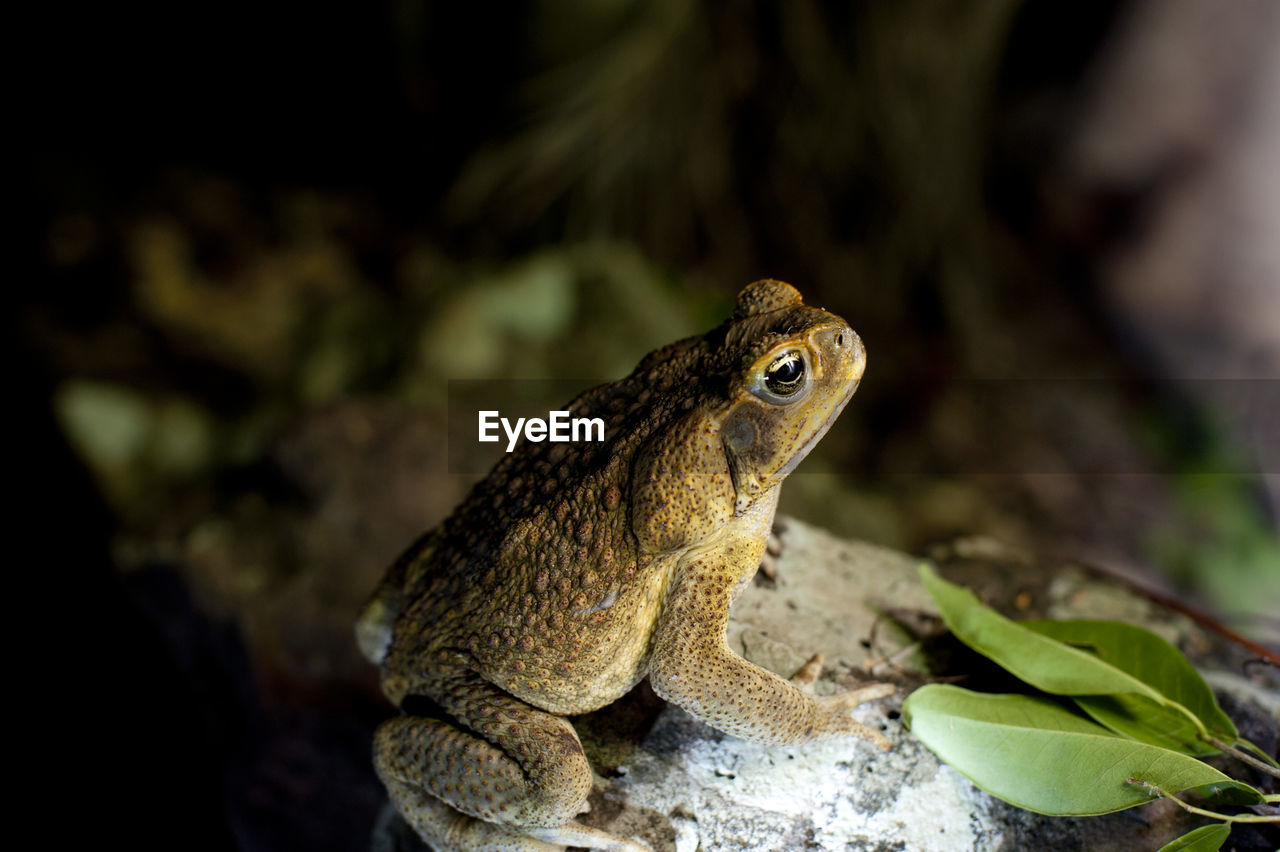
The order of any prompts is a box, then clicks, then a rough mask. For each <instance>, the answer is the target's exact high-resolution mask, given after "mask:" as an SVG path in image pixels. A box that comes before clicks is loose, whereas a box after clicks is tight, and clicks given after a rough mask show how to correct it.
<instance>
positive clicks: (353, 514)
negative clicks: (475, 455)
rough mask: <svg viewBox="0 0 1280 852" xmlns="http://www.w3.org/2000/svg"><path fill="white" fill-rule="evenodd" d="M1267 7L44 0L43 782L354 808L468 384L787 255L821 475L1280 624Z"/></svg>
mask: <svg viewBox="0 0 1280 852" xmlns="http://www.w3.org/2000/svg"><path fill="white" fill-rule="evenodd" d="M1278 13H1280V10H1278V9H1277V8H1276V7H1275V6H1274V5H1272V4H1268V3H1265V2H1252V3H1250V2H1237V3H1233V4H1230V5H1229V6H1225V7H1224V6H1221V5H1219V4H1212V3H1208V2H1193V1H1192V0H1177V2H1169V3H1162V4H1161V3H1148V2H1128V3H1114V2H1096V3H1095V2H1086V3H1072V4H1044V3H1037V4H1018V3H1013V2H985V3H958V2H956V3H948V2H942V3H937V2H923V0H908V1H907V2H900V3H894V4H886V3H874V2H861V3H851V4H845V3H820V2H795V3H787V4H778V5H776V6H775V5H774V4H768V3H740V4H712V3H694V4H686V3H679V2H674V0H672V2H655V3H618V4H612V5H610V4H599V3H591V2H581V3H579V2H568V3H532V4H527V5H525V4H522V5H519V6H516V5H514V4H502V5H497V4H494V5H490V4H465V3H435V2H410V0H401V2H393V3H367V4H349V5H348V6H346V7H345V8H343V7H340V6H326V5H323V4H320V5H316V4H272V5H268V6H263V5H262V4H243V3H220V4H203V3H188V4H181V5H172V4H170V5H165V6H155V7H142V6H133V5H129V6H126V7H121V6H118V5H103V4H65V3H64V4H58V3H53V4H45V5H44V6H42V7H41V9H40V10H39V11H38V12H33V13H28V14H27V15H26V17H24V18H20V19H19V20H18V21H17V22H16V24H15V26H14V28H13V31H12V32H13V37H14V38H15V40H16V41H18V42H19V43H20V44H19V47H20V49H19V51H18V52H17V54H16V55H17V58H18V63H17V64H18V70H19V72H20V73H19V74H18V75H16V76H15V77H14V78H13V79H12V82H13V84H14V88H15V89H16V92H15V95H16V97H15V101H14V110H15V112H14V118H13V119H12V124H11V130H10V133H11V135H14V136H16V137H17V138H19V139H20V140H21V141H23V142H29V143H30V148H29V150H30V154H31V156H30V158H29V159H24V160H22V161H20V163H19V166H20V168H19V171H20V174H19V176H18V190H19V195H18V198H19V199H20V201H21V203H22V205H23V209H22V211H21V214H20V216H19V217H18V223H17V224H18V235H19V239H18V240H17V241H16V242H17V243H18V245H19V248H20V251H21V252H22V255H23V262H21V263H20V265H19V266H18V274H17V275H16V276H15V277H14V280H13V288H12V291H11V292H13V294H14V299H15V301H16V305H15V307H14V308H13V309H12V310H11V312H10V314H9V315H10V317H11V319H12V320H13V324H14V327H13V328H12V331H11V333H10V334H9V335H8V339H9V340H11V341H12V342H14V343H15V344H16V347H17V349H16V351H15V353H14V359H15V369H14V371H13V373H14V374H15V377H16V380H17V382H16V384H17V391H18V393H17V398H16V399H15V401H14V404H13V407H12V409H11V410H12V412H13V414H14V416H15V417H16V420H17V423H18V431H17V436H18V440H17V441H16V442H15V444H14V445H13V447H14V453H13V455H14V457H15V458H16V461H17V469H18V472H19V478H18V481H19V482H20V483H21V487H20V489H19V493H18V495H17V499H18V502H19V503H20V504H21V506H20V509H19V513H18V515H17V520H18V523H17V524H15V528H16V531H17V533H18V542H19V544H18V547H17V548H16V549H15V550H14V551H13V553H14V554H15V555H16V556H17V558H15V559H13V560H12V561H11V563H10V574H11V576H15V577H17V578H18V580H19V590H20V591H19V592H18V593H17V594H16V595H15V598H14V601H15V603H16V604H17V605H18V606H20V607H21V608H22V610H23V616H22V618H21V619H20V620H19V624H20V625H21V627H20V631H21V637H22V638H23V639H24V640H25V641H23V642H22V643H21V650H20V651H19V652H18V654H17V656H18V658H19V659H20V663H19V667H20V671H19V678H18V682H19V683H22V684H30V687H29V690H30V691H29V693H28V696H29V700H27V701H23V702H20V704H21V706H22V707H23V708H24V710H25V711H26V712H28V713H29V714H30V718H29V719H28V720H26V721H27V722H29V723H30V728H29V729H30V730H31V731H34V732H38V733H36V734H33V737H32V741H33V743H36V744H38V746H39V747H38V748H37V750H36V754H37V756H38V760H37V761H36V764H35V766H34V767H33V769H32V774H31V775H30V790H31V792H32V793H33V794H34V795H33V798H34V800H35V802H36V803H37V804H38V805H39V806H41V807H49V809H50V813H51V815H53V816H54V817H55V818H58V817H61V816H64V815H65V816H67V817H68V818H69V817H70V815H71V814H74V822H75V830H76V831H77V832H78V833H85V834H87V835H89V836H91V837H94V838H99V837H111V838H127V839H129V840H130V841H131V844H132V845H133V846H134V848H150V847H152V846H160V845H163V846H165V847H166V848H171V847H173V846H174V845H180V846H182V847H189V848H206V847H207V848H217V849H222V848H236V849H243V850H259V849H264V850H265V849H295V848H297V849H303V848H306V849H312V850H316V849H358V848H362V846H363V845H364V843H365V838H366V837H367V834H368V830H369V827H370V824H371V821H372V818H373V815H374V813H375V812H376V809H377V807H378V805H379V803H380V801H381V792H380V790H379V788H378V787H377V784H376V782H375V780H374V779H373V776H372V772H371V770H370V769H369V767H368V763H367V753H368V741H369V737H370V733H371V731H372V727H373V726H374V725H375V724H376V722H377V721H378V720H379V719H380V718H382V717H384V716H385V715H386V714H387V712H388V709H389V708H386V707H385V706H384V705H383V704H382V703H381V702H380V699H379V697H378V694H377V688H376V679H375V673H374V672H373V671H372V670H371V667H369V666H367V665H365V664H364V663H363V662H362V661H361V660H360V659H359V658H358V657H357V655H356V654H355V651H354V648H353V647H352V646H351V642H350V632H349V631H350V624H351V620H352V618H353V617H354V612H355V610H356V608H357V607H358V606H359V603H360V601H361V599H362V597H363V595H365V594H367V593H368V591H369V590H370V589H371V588H372V586H373V584H374V582H376V579H377V577H378V575H379V574H380V572H381V570H382V569H383V567H384V566H385V565H386V564H387V563H388V562H389V561H390V560H391V559H392V558H393V557H394V556H395V554H396V553H397V552H398V551H399V549H400V548H402V547H403V546H405V545H406V544H407V543H408V542H409V541H410V540H411V539H412V538H413V537H414V536H415V535H416V534H417V533H418V532H420V531H421V530H422V529H424V528H425V527H427V526H429V525H430V524H431V523H434V522H435V521H437V520H439V519H440V518H441V517H443V515H444V514H445V513H446V512H447V511H448V509H449V508H450V507H451V506H452V505H453V504H454V503H455V502H456V501H457V500H458V499H460V497H461V495H462V493H463V489H464V488H465V487H466V485H467V484H468V482H469V481H471V480H473V479H474V473H471V472H470V468H468V466H467V465H466V464H461V463H455V461H454V460H453V458H454V457H451V456H448V455H447V454H446V447H445V445H444V444H445V442H444V436H445V434H446V432H447V430H446V423H447V419H448V415H449V411H448V395H447V382H448V380H450V379H492V378H495V377H502V378H506V379H510V378H512V377H515V378H517V379H539V380H543V379H577V380H582V381H583V382H584V383H585V384H589V383H590V382H591V381H593V380H594V381H603V380H608V379H611V378H615V377H617V376H619V375H621V374H623V373H624V372H626V371H627V370H629V369H630V367H631V366H632V365H634V363H635V362H636V361H638V360H639V358H640V357H641V356H642V355H643V354H644V353H645V352H647V351H649V350H650V349H652V348H654V347H656V346H658V345H661V344H663V343H666V342H669V341H670V340H673V339H675V338H677V337H679V336H682V335H685V334H691V333H696V332H699V331H701V330H704V329H706V328H709V327H710V326H712V325H714V324H715V323H717V322H719V321H720V319H722V318H723V316H724V315H725V313H726V312H727V310H728V309H729V306H730V305H731V304H732V297H733V294H734V293H735V292H736V291H737V290H738V289H739V288H740V287H741V286H742V285H743V284H745V283H746V282H748V281H750V280H753V279H756V278H760V277H766V276H771V277H778V278H783V279H785V280H788V281H791V282H792V283H794V284H796V285H797V286H798V287H799V288H800V289H801V291H802V292H803V293H804V294H805V296H806V299H807V300H808V301H810V302H813V303H817V304H822V305H825V306H826V307H828V308H830V309H831V310H833V311H836V312H838V313H840V314H842V315H843V316H845V317H846V318H848V319H849V320H850V321H851V323H852V324H853V325H854V327H855V328H856V329H858V331H859V333H860V334H861V335H862V337H863V339H864V341H865V342H866V345H867V348H868V352H869V363H870V368H869V372H868V377H867V380H866V382H865V383H864V386H863V388H862V389H861V390H860V391H859V394H858V396H857V397H856V398H855V401H854V403H853V405H852V406H851V407H850V410H849V411H848V412H847V413H846V414H845V416H844V417H843V418H842V421H841V424H840V425H839V426H838V428H836V429H835V430H833V431H832V433H831V434H830V435H829V436H828V438H827V439H826V440H825V441H824V443H823V445H822V447H821V448H820V452H819V453H815V457H814V458H813V459H811V460H810V461H809V462H807V463H806V465H805V466H804V467H803V468H802V469H801V472H800V473H798V474H797V475H796V476H795V477H793V481H792V483H790V484H789V485H788V489H786V492H787V496H786V497H784V509H785V510H789V511H792V512H794V513H796V514H798V515H800V516H802V517H806V518H809V519H812V520H816V521H819V522H821V523H823V524H825V525H827V526H829V527H831V528H832V529H834V530H836V531H837V532H840V533H843V534H848V535H858V536H862V537H865V538H870V539H872V540H875V541H879V542H881V543H884V544H888V545H891V546H895V547H900V548H904V549H907V550H910V551H912V552H917V553H927V552H928V551H929V548H930V547H932V546H934V545H937V544H938V543H939V542H946V541H949V540H952V539H954V538H955V537H956V536H989V537H994V538H997V539H999V540H1000V541H1002V542H1005V543H1006V544H1007V545H1009V546H1012V547H1016V548H1021V549H1025V550H1028V551H1031V552H1035V553H1038V554H1049V555H1050V556H1051V557H1052V558H1062V559H1079V560H1086V561H1090V562H1094V563H1098V564H1101V565H1103V566H1104V567H1106V568H1108V569H1109V570H1113V571H1115V572H1118V573H1121V574H1124V575H1125V576H1131V577H1137V578H1140V579H1141V580H1142V581H1143V582H1144V583H1146V584H1148V585H1151V586H1155V587H1159V588H1162V589H1165V590H1168V591H1171V592H1173V593H1175V594H1178V595H1180V596H1181V597H1182V599H1183V600H1184V601H1186V602H1187V603H1189V604H1191V605H1193V606H1195V607H1196V608H1198V609H1202V610H1204V611H1206V612H1209V613H1211V614H1212V615H1214V616H1215V617H1217V618H1220V619H1222V620H1224V621H1225V622H1227V623H1229V624H1231V625H1232V626H1234V627H1235V628H1236V629H1239V630H1241V631H1242V632H1245V633H1247V634H1249V635H1252V636H1254V637H1256V638H1258V639H1260V640H1261V641H1264V642H1273V643H1274V642H1275V639H1276V635H1277V630H1278V629H1280V628H1278V627H1277V624H1276V622H1275V619H1274V612H1275V610H1276V605H1277V603H1280V595H1278V593H1277V587H1276V580H1277V577H1280V546H1278V545H1277V540H1276V527H1277V520H1276V519H1277V512H1278V509H1277V495H1278V494H1280V485H1278V484H1277V475H1276V474H1277V471H1278V470H1280V452H1278V451H1277V446H1276V442H1275V439H1274V435H1273V434H1271V432H1273V431H1274V430H1273V429H1270V430H1269V429H1268V428H1266V427H1265V424H1268V423H1270V424H1274V422H1277V421H1278V420H1280V403H1278V401H1277V391H1276V382H1275V380H1276V376H1277V365H1278V364H1280V330H1278V329H1277V324H1278V323H1280V261H1277V256H1276V253H1275V249H1274V248H1273V247H1269V246H1274V245H1275V244H1276V241H1275V240H1274V234H1276V233H1280V190H1278V189H1277V188H1276V186H1275V180H1274V177H1273V175H1274V174H1276V173H1277V172H1280V170H1277V169H1276V168H1275V162H1274V158H1273V156H1269V155H1267V153H1266V152H1267V151H1269V150H1276V149H1275V147H1274V145H1272V143H1275V142H1276V140H1277V138H1278V136H1277V129H1276V126H1277V122H1278V120H1277V118H1276V115H1275V110H1274V108H1271V109H1270V110H1269V109H1268V107H1267V104H1268V103H1274V102H1280V71H1278V70H1277V65H1276V63H1275V61H1274V60H1272V59H1270V53H1274V51H1270V52H1269V51H1268V50H1267V45H1268V44H1274V37H1275V35H1276V33H1277V32H1278V31H1280V26H1278V25H1280V15H1278ZM1268 39H1271V41H1268ZM1269 145H1271V147H1268V146H1269ZM453 449H454V450H455V452H456V450H457V448H453ZM1268 613H1270V620H1268V619H1267V617H1266V616H1267V614H1268ZM49 825H50V826H51V828H52V830H53V831H55V832H58V831H59V830H60V829H61V826H60V824H59V823H58V822H50V823H49ZM63 830H64V829H63Z"/></svg>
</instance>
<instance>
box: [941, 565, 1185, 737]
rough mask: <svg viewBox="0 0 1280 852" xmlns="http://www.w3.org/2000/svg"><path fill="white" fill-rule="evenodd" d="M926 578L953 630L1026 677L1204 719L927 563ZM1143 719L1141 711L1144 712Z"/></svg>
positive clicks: (1053, 688)
mask: <svg viewBox="0 0 1280 852" xmlns="http://www.w3.org/2000/svg"><path fill="white" fill-rule="evenodd" d="M920 578H921V580H922V581H923V582H924V585H925V588H927V589H928V590H929V594H931V595H932V596H933V599H934V601H935V602H936V603H937V604H938V609H939V610H940V611H941V612H942V618H943V620H945V621H946V622H947V626H948V627H950V628H951V632H952V633H954V634H955V635H956V637H957V638H959V639H960V641H961V642H964V643H965V644H966V645H968V646H969V647H970V648H973V649H974V650H975V651H977V652H978V653H980V654H982V655H983V656H984V657H988V658H989V659H991V660H993V661H995V662H996V663H997V664H998V665H1000V666H1001V667H1003V668H1005V669H1007V670H1008V671H1010V672H1012V673H1013V674H1014V675H1016V676H1017V677H1018V678H1020V679H1021V680H1024V681H1026V682H1027V683H1029V684H1031V685H1032V686H1034V687H1037V688H1038V689H1043V690H1044V691H1045V692H1051V693H1053V694H1054V695H1112V696H1117V695H1127V694H1130V693H1132V694H1134V695H1139V696H1142V697H1144V698H1146V699H1148V703H1149V704H1155V705H1157V706H1160V707H1164V708H1166V709H1167V710H1169V711H1171V712H1173V713H1178V714H1179V715H1181V716H1182V717H1183V718H1184V719H1186V721H1187V722H1188V723H1190V724H1191V725H1193V726H1195V728H1196V731H1197V732H1198V733H1199V732H1202V731H1204V729H1203V727H1202V724H1203V723H1201V722H1200V721H1199V720H1198V719H1197V718H1196V716H1195V715H1194V714H1193V713H1191V711H1190V710H1186V709H1185V708H1182V709H1180V705H1178V704H1176V703H1175V702H1173V701H1170V700H1169V699H1168V698H1166V697H1165V696H1164V695H1162V694H1161V693H1159V692H1158V691H1156V690H1155V689H1154V688H1153V687H1151V686H1149V685H1147V684H1146V683H1144V682H1143V681H1141V680H1140V679H1138V678H1136V677H1134V676H1133V675H1132V674H1130V673H1128V672H1126V671H1123V670H1122V669H1119V668H1117V667H1116V666H1114V665H1112V664H1110V663H1108V662H1106V661H1105V660H1102V659H1100V658H1099V657H1098V656H1096V655H1094V654H1091V653H1089V652H1088V651H1082V650H1080V649H1079V648H1073V647H1071V646H1070V645H1065V644H1063V643H1061V642H1058V641H1057V640H1055V639H1052V638H1050V637H1048V636H1045V635H1043V634H1041V633H1037V632H1036V631H1034V630H1030V629H1028V628H1026V627H1023V626H1022V625H1020V624H1018V623H1016V622H1013V621H1010V620H1009V619H1007V618H1005V617H1004V616H1003V615H1000V614H999V613H998V612H996V611H995V610H993V609H991V608H990V607H987V606H986V605H984V604H983V603H982V602H981V601H979V600H978V599H977V597H975V596H974V594H973V592H971V591H969V590H968V589H966V588H964V587H963V586H957V585H955V584H954V583H948V582H947V581H946V580H944V579H942V578H941V577H939V576H938V575H937V573H936V572H935V571H934V570H933V568H932V567H931V566H930V565H928V564H927V563H925V564H922V565H921V566H920ZM1139 718H1141V713H1140V712H1139Z"/></svg>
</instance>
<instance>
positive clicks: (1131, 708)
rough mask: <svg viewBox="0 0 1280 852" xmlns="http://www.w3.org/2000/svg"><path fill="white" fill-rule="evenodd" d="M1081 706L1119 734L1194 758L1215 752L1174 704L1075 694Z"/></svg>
mask: <svg viewBox="0 0 1280 852" xmlns="http://www.w3.org/2000/svg"><path fill="white" fill-rule="evenodd" d="M1072 698H1073V700H1074V701H1075V702H1076V704H1078V705H1080V709H1082V710H1084V712H1086V713H1088V714H1089V715H1090V716H1091V717H1092V718H1093V719H1094V721H1096V722H1098V723H1100V724H1102V725H1105V726H1106V727H1107V728H1110V729H1111V730H1112V731H1115V732H1116V733H1117V734H1120V735H1122V736H1126V737H1131V738H1133V739H1135V740H1141V741H1142V742H1144V743H1150V744H1151V745H1156V746H1160V747H1161V748H1168V749H1173V750H1174V751H1180V752H1182V753H1183V754H1190V755H1193V756H1195V757H1201V756H1204V755H1210V754H1218V750H1217V749H1216V748H1214V747H1213V746H1211V745H1209V744H1208V743H1206V742H1204V741H1203V740H1201V739H1198V738H1197V734H1199V733H1200V729H1199V728H1197V727H1196V725H1195V723H1194V722H1193V721H1192V720H1191V719H1189V718H1188V717H1187V715H1186V714H1185V713H1182V712H1181V711H1179V710H1178V709H1177V708H1176V707H1170V706H1168V705H1165V704H1157V703H1156V702H1154V701H1152V700H1151V699H1150V698H1147V697H1146V696H1145V695H1136V694H1134V693H1129V694H1127V695H1076V696H1073V697H1072Z"/></svg>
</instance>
